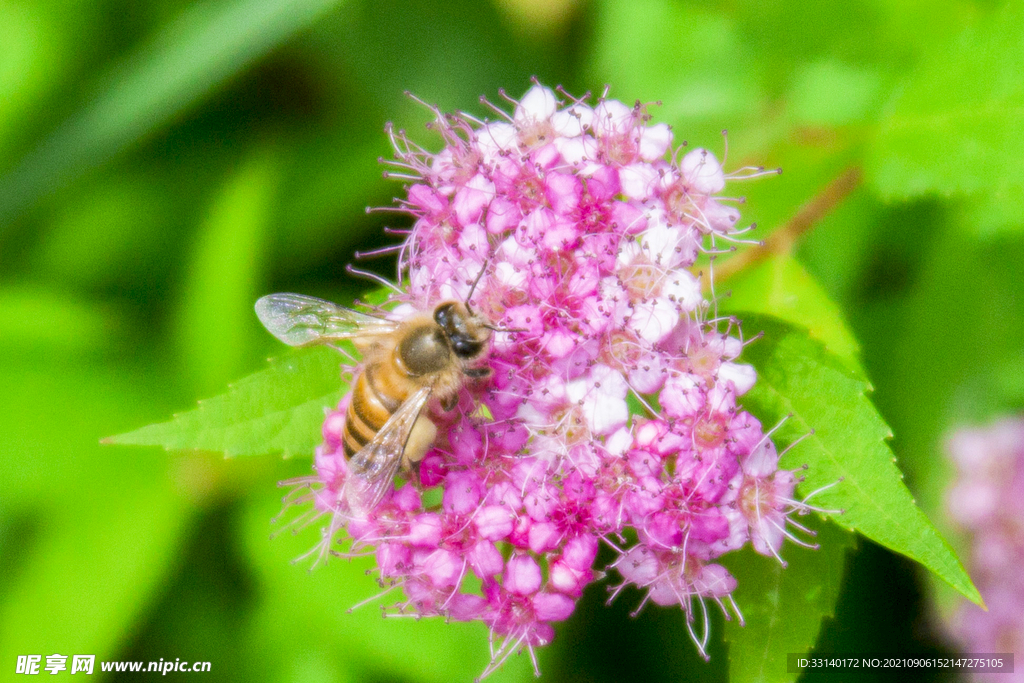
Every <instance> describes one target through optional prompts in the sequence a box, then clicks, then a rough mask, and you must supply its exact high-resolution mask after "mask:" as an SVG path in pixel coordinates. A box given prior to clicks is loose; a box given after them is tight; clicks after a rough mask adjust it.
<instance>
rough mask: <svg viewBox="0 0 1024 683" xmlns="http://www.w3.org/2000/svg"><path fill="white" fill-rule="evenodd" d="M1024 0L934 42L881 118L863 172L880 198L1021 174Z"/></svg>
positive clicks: (982, 188)
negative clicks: (949, 38)
mask: <svg viewBox="0 0 1024 683" xmlns="http://www.w3.org/2000/svg"><path fill="white" fill-rule="evenodd" d="M1022 23H1024V3H1021V2H1019V1H1013V2H1009V3H1007V5H1006V6H1005V7H1004V8H1003V9H1002V10H1000V11H999V12H998V13H996V14H995V15H993V16H990V17H984V18H982V19H980V20H978V21H976V22H975V23H974V24H973V25H971V26H969V27H968V28H967V29H965V30H964V32H963V33H962V34H961V35H960V36H959V38H958V39H957V40H956V41H955V42H954V44H953V45H952V46H949V45H938V46H935V48H934V52H933V53H932V54H931V55H930V56H929V59H928V60H927V61H926V62H925V63H924V65H923V67H922V68H921V70H920V72H919V73H918V74H917V75H916V76H915V77H914V78H913V79H912V80H911V82H910V83H909V84H908V85H907V86H906V87H905V88H904V89H903V90H902V92H901V95H900V97H899V100H898V101H897V102H896V104H895V106H894V108H893V111H892V115H891V116H889V117H888V119H887V120H886V121H885V123H884V124H883V125H882V128H881V130H880V131H879V135H878V137H877V139H876V140H875V144H874V147H873V150H872V153H871V155H870V157H869V162H868V173H869V177H870V179H871V181H872V183H873V184H874V186H875V188H876V189H877V190H878V191H879V192H880V193H881V194H882V195H883V196H884V197H887V198H897V199H899V198H907V197H912V196H918V195H923V194H929V193H940V194H947V195H948V194H954V193H973V192H983V193H990V192H992V191H993V189H997V188H999V187H1011V186H1012V187H1020V186H1021V185H1022V178H1024V128H1022V127H1021V125H1020V117H1021V112H1022V111H1024V80H1022V79H1021V78H1020V74H1021V72H1022V71H1024V31H1021V25H1022Z"/></svg>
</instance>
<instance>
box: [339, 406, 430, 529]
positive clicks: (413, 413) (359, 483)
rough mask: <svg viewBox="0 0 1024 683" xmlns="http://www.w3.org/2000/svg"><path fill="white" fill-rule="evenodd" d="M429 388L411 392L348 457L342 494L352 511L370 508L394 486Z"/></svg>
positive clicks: (363, 510)
mask: <svg viewBox="0 0 1024 683" xmlns="http://www.w3.org/2000/svg"><path fill="white" fill-rule="evenodd" d="M430 392H431V387H429V386H428V387H421V388H420V389H418V390H416V391H415V392H414V393H412V394H411V395H410V396H409V398H407V399H405V402H404V403H402V405H401V406H399V408H398V410H397V411H395V414H394V415H392V416H391V418H390V419H388V421H387V422H385V423H384V426H383V427H381V428H380V431H379V432H377V435H376V436H375V437H373V439H372V440H371V441H370V442H369V443H368V444H366V445H365V446H363V447H362V448H361V449H360V450H359V452H358V453H356V454H355V455H353V456H352V458H351V459H350V460H349V461H348V470H349V475H348V478H347V479H346V480H345V488H344V490H343V491H342V497H343V498H344V499H345V500H346V501H347V502H348V505H349V508H350V509H351V510H352V511H353V512H355V513H357V514H366V513H368V512H370V511H371V510H373V508H375V507H377V503H379V502H380V501H381V498H383V497H384V494H386V493H387V492H388V490H389V489H390V488H391V485H392V483H393V481H394V478H395V473H396V472H398V466H399V465H400V464H401V463H402V455H403V454H404V453H405V444H406V442H407V441H408V440H409V434H410V433H411V432H412V428H413V425H415V424H416V419H417V418H419V416H420V412H421V411H422V410H423V406H424V405H426V403H427V399H428V398H430Z"/></svg>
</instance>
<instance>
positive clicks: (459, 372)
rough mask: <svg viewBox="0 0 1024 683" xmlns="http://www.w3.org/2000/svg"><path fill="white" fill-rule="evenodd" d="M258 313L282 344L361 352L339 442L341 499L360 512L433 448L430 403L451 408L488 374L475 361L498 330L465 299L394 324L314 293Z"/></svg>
mask: <svg viewBox="0 0 1024 683" xmlns="http://www.w3.org/2000/svg"><path fill="white" fill-rule="evenodd" d="M474 285H475V283H474ZM256 315H257V316H259V319H260V322H262V323H263V326H264V327H266V328H267V330H269V331H270V333H271V334H273V335H274V336H275V337H277V338H278V339H280V340H281V341H283V342H284V343H285V344H289V345H291V346H308V345H313V344H331V343H333V342H338V341H341V340H346V339H347V340H350V341H352V342H353V343H354V344H355V346H356V348H357V349H358V350H359V351H361V352H362V354H363V366H362V371H361V372H360V373H359V375H358V376H357V377H356V378H355V381H354V382H353V383H352V390H351V395H350V397H349V404H348V412H347V413H346V414H345V428H344V430H343V439H342V446H343V448H344V449H345V457H346V458H347V459H348V469H349V476H348V478H347V479H346V481H345V485H344V488H343V490H342V494H341V495H342V498H343V500H344V501H345V502H346V503H347V504H348V507H349V509H350V510H351V511H352V512H354V513H356V514H361V515H362V514H366V513H368V512H370V511H372V510H373V509H374V508H375V507H376V506H377V504H378V503H380V501H381V499H382V498H383V497H384V495H385V494H386V493H387V492H388V491H389V490H390V488H391V485H392V483H393V481H394V477H395V474H396V473H397V472H398V470H399V467H400V466H403V465H404V467H405V468H406V469H410V468H411V467H412V465H413V464H415V463H418V462H419V461H420V460H421V459H423V456H424V455H426V453H427V450H428V449H429V448H430V446H431V445H432V444H433V442H434V438H435V436H436V435H437V428H436V426H435V425H434V423H433V422H432V421H431V420H430V419H429V418H428V417H427V416H425V415H422V414H421V413H422V412H423V408H424V406H426V404H427V401H428V400H430V399H431V398H437V399H439V400H440V401H441V406H442V408H444V409H445V410H451V409H452V408H454V407H455V404H456V402H457V398H458V392H459V389H460V388H462V386H463V385H464V384H465V382H466V381H467V380H468V379H474V378H482V377H487V376H488V375H489V374H490V372H491V369H490V368H489V367H486V366H479V365H474V362H475V361H478V360H479V359H481V358H482V357H483V356H484V354H485V353H486V351H487V343H488V340H489V339H490V336H491V330H494V329H497V328H494V327H492V326H491V325H490V324H488V322H487V321H486V320H484V319H483V318H481V317H480V316H478V315H476V314H475V313H474V312H473V311H472V309H471V308H470V306H469V301H468V297H467V301H466V303H461V302H458V301H446V302H443V303H441V304H438V305H437V307H436V308H434V311H433V313H429V312H422V313H419V314H417V315H415V316H413V317H412V318H410V319H408V320H404V321H401V322H396V321H393V320H388V319H386V318H381V317H377V316H373V315H369V314H367V313H361V312H359V311H354V310H352V309H349V308H343V307H341V306H338V305H335V304H333V303H331V302H329V301H324V300H323V299H317V298H315V297H311V296H303V295H301V294H270V295H268V296H265V297H263V298H261V299H260V300H259V301H257V302H256Z"/></svg>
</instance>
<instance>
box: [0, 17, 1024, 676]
mask: <svg viewBox="0 0 1024 683" xmlns="http://www.w3.org/2000/svg"><path fill="white" fill-rule="evenodd" d="M1022 72H1024V12H1022V11H1021V5H1020V3H1010V4H1007V5H1002V4H1000V3H998V2H993V1H990V0H977V1H976V2H970V1H961V0H928V1H927V2H925V1H922V0H852V1H851V2H848V3H842V4H836V3H818V2H813V1H811V0H791V1H784V0H767V1H766V0H730V1H728V2H724V1H715V0H712V2H669V1H667V0H660V1H659V0H654V1H652V2H643V1H641V2H637V1H636V0H594V1H592V2H572V0H548V1H547V2H545V1H543V0H494V2H470V1H468V0H454V1H449V2H440V1H437V2H433V1H423V2H416V1H413V0H375V1H372V2H369V1H366V0H209V1H207V2H197V3H186V2H183V1H180V2H175V1H168V2H139V1H138V0H91V1H89V2H71V1H64V0H0V670H2V671H4V672H5V673H4V674H3V676H4V677H6V676H7V675H8V673H12V672H13V670H14V666H15V660H16V656H17V655H19V654H42V655H44V656H45V655H48V654H53V653H61V654H66V655H70V654H95V655H97V659H98V660H113V659H124V660H146V661H149V660H157V659H160V658H164V659H171V660H173V659H175V658H181V659H183V660H205V661H210V662H212V673H210V674H205V675H204V676H203V677H204V678H209V679H210V680H225V681H231V680H239V681H241V680H281V681H310V682H319V681H325V682H326V681H448V680H470V679H472V678H473V677H474V676H475V675H477V673H479V671H480V670H482V668H483V666H484V665H485V663H486V661H487V645H486V631H485V629H484V628H483V627H482V626H480V625H477V624H474V625H465V624H458V625H456V624H452V625H446V624H443V623H440V622H437V621H425V622H419V623H416V622H413V621H411V620H388V621H384V620H382V619H381V618H380V614H379V611H378V608H377V607H376V606H374V605H369V606H365V607H362V608H360V609H359V610H357V611H356V612H354V613H352V614H349V613H347V610H348V608H349V607H350V606H352V605H354V604H355V603H357V602H359V601H360V600H362V599H363V598H365V597H368V596H370V595H372V594H373V593H374V592H376V590H377V589H376V587H375V585H374V583H373V581H372V580H371V579H370V578H369V577H367V576H365V575H364V572H365V571H366V570H367V568H368V566H369V565H368V564H366V563H365V562H356V563H351V564H350V563H347V562H344V561H333V562H330V563H329V564H328V565H327V566H326V567H320V568H318V569H317V570H316V571H314V572H312V573H309V572H308V571H307V565H304V564H298V565H296V564H293V563H292V562H291V561H290V560H292V559H293V558H295V557H297V556H299V555H300V554H301V553H302V552H304V551H305V550H306V549H308V548H309V547H311V546H312V545H313V543H314V542H315V539H316V532H315V531H312V530H310V531H308V532H307V533H306V534H301V535H299V536H297V537H294V536H292V535H290V534H283V535H281V536H279V537H277V538H275V539H274V540H270V539H269V536H270V534H271V532H272V530H273V529H274V528H275V527H274V526H273V525H272V524H271V521H270V520H271V518H272V517H274V516H275V515H276V514H277V512H278V511H279V501H280V496H281V491H280V490H279V489H277V488H276V487H275V482H276V481H278V480H280V479H285V478H288V477H292V476H299V475H302V474H306V473H308V472H309V467H310V461H309V459H308V458H296V459H293V460H290V461H282V460H281V459H280V458H279V457H276V456H273V455H268V456H266V457H262V458H246V459H234V460H224V459H223V458H222V457H221V456H220V455H218V454H215V453H194V452H192V453H167V452H164V451H162V450H160V449H157V448H126V447H101V446H100V445H99V443H98V441H99V439H100V438H101V437H103V436H107V435H111V434H116V433H120V432H125V431H129V430H131V429H134V428H136V427H139V426H142V425H144V424H148V423H151V422H158V421H163V420H165V419H167V418H168V417H169V416H170V415H171V414H172V413H174V412H180V411H183V410H187V409H189V408H191V407H192V406H194V402H195V399H196V398H199V397H206V396H211V395H214V394H217V393H220V392H221V391H223V390H224V389H225V387H226V385H227V383H228V382H229V381H231V380H233V379H237V378H239V377H242V376H244V375H245V374H248V373H249V372H252V371H255V370H257V369H260V368H262V367H264V359H265V358H266V357H267V356H269V355H273V354H278V353H280V352H281V351H282V349H281V348H280V345H278V344H277V343H276V342H274V341H273V339H272V338H271V337H270V335H269V334H266V333H265V332H263V331H262V330H261V328H260V327H259V325H258V322H257V321H256V318H255V316H254V315H253V312H252V305H253V302H254V301H255V300H256V298H257V297H258V296H260V295H262V294H265V293H268V292H273V291H298V292H304V293H308V294H314V295H318V296H323V297H327V298H332V299H335V300H338V301H346V300H351V299H352V298H353V297H354V296H358V295H359V294H360V293H362V292H363V291H364V290H365V289H367V288H368V287H369V285H368V284H367V283H364V282H358V281H353V280H352V279H351V278H350V277H349V276H347V275H346V274H345V273H344V266H345V264H347V263H349V262H350V261H352V260H353V251H354V250H356V249H367V248H372V247H373V246H376V245H381V244H386V243H389V241H390V240H389V238H387V237H385V236H384V234H383V228H384V227H385V226H392V227H402V226H404V225H406V224H407V219H406V218H405V217H402V216H400V215H397V214H386V213H375V214H369V215H368V214H366V213H365V211H364V209H365V207H367V206H387V205H390V204H391V203H392V198H393V197H395V196H398V195H400V194H401V192H402V188H401V186H400V185H399V184H398V183H395V182H393V181H387V180H385V179H383V178H382V177H381V167H380V166H379V165H378V162H377V159H378V157H381V156H384V157H388V156H390V150H389V147H388V142H387V139H386V137H385V135H384V132H383V126H384V123H385V122H386V121H389V120H390V121H394V122H395V124H396V126H397V127H403V128H407V129H408V130H409V131H410V133H411V136H412V137H413V139H415V140H418V141H420V142H422V143H423V144H424V145H425V146H427V147H428V148H432V149H436V148H437V145H438V141H437V139H436V138H435V137H433V136H432V135H431V134H430V133H429V132H427V131H426V130H424V129H423V124H424V123H425V122H426V121H427V120H428V118H429V116H428V113H427V112H426V111H425V110H424V109H423V108H422V107H420V106H419V105H416V104H415V103H414V102H412V101H411V100H410V99H409V98H407V97H405V96H404V95H403V91H406V90H409V91H412V92H413V93H415V94H416V95H418V96H419V97H421V98H423V99H424V100H425V101H427V102H431V103H436V104H438V105H439V106H440V107H441V108H442V109H446V110H452V109H463V110H467V111H469V112H471V113H474V114H477V115H479V116H485V115H487V113H488V112H487V110H486V109H485V108H483V107H482V106H481V105H480V103H479V100H478V98H479V96H480V95H486V96H487V97H488V98H490V99H491V100H492V101H495V102H499V103H501V102H502V99H501V95H500V94H499V89H501V88H505V89H506V90H507V91H508V92H509V93H510V94H511V95H512V96H516V97H518V96H519V95H521V94H522V93H523V92H525V91H526V89H527V88H528V87H529V85H530V82H529V78H530V77H531V76H537V77H538V78H539V79H540V80H541V81H542V82H543V83H545V84H548V85H552V86H554V85H557V84H562V85H563V86H565V87H566V89H567V90H569V92H572V93H574V94H582V93H584V92H585V91H591V92H596V93H600V92H601V91H602V89H603V88H604V86H605V85H606V84H607V85H610V86H611V90H610V96H611V97H614V98H618V99H621V100H623V101H625V102H627V103H632V102H633V101H634V100H636V99H640V100H643V101H655V100H657V101H660V102H661V103H662V106H661V107H660V108H659V109H655V110H654V115H655V118H656V119H657V120H663V121H668V122H670V123H672V124H673V126H674V129H675V133H676V136H677V140H680V141H681V140H684V139H685V140H687V141H689V143H690V145H691V146H706V147H709V148H710V149H712V150H713V151H714V152H715V153H716V154H719V156H721V154H722V152H723V149H724V141H723V138H722V135H721V131H722V129H728V130H729V134H728V146H729V153H728V161H727V168H738V167H740V166H742V165H744V164H747V163H752V164H757V165H765V166H769V167H771V166H782V167H783V168H784V170H785V173H784V174H783V175H782V176H780V177H773V178H764V179H760V180H756V181H751V182H745V183H742V184H741V183H734V184H732V185H731V186H730V188H729V189H728V190H727V192H729V193H732V194H735V195H744V196H746V197H747V198H748V201H747V204H746V205H745V206H744V207H742V209H743V211H744V220H745V221H748V222H754V221H756V222H757V223H758V225H759V228H758V230H757V231H756V232H755V235H758V234H759V235H760V236H761V237H764V236H766V235H769V234H771V233H772V232H773V231H775V230H777V229H780V228H782V227H783V226H786V225H790V226H792V225H793V224H792V223H790V222H789V221H790V220H791V219H792V218H793V217H794V216H795V215H796V214H797V212H798V210H799V209H800V207H801V206H804V205H805V204H806V203H807V202H810V201H811V200H812V199H814V198H815V197H818V198H822V201H821V202H819V209H820V210H817V211H816V212H813V213H814V215H813V220H812V221H811V222H810V224H809V225H808V226H807V227H808V229H807V230H806V232H804V233H803V235H802V237H801V238H800V239H798V240H797V241H796V243H795V246H794V251H793V254H794V255H795V261H792V260H790V257H789V256H788V255H787V254H786V253H785V252H784V251H783V253H777V254H775V255H774V256H773V257H772V258H770V259H768V260H767V261H762V262H761V263H760V264H758V265H757V266H756V267H755V268H754V269H750V268H748V269H746V270H744V271H741V272H739V273H738V274H736V275H734V276H733V277H732V278H730V279H729V280H726V281H725V282H723V283H721V284H719V285H718V289H719V290H720V291H721V290H723V289H731V290H732V291H733V294H734V301H736V305H737V306H740V304H741V303H742V304H743V305H742V306H740V307H741V308H742V307H747V308H749V307H751V306H753V307H760V308H762V309H764V310H768V311H769V312H775V313H776V314H779V315H783V316H786V317H789V318H790V319H795V320H803V321H804V322H805V323H806V324H810V325H811V326H812V328H813V326H814V325H817V324H824V325H832V326H834V325H836V324H837V323H841V320H842V319H845V321H846V323H848V325H849V326H850V328H851V329H852V331H853V333H854V335H855V337H856V338H857V339H858V340H859V342H860V346H861V348H860V354H861V358H862V360H863V363H864V366H865V368H866V370H867V373H868V375H869V377H870V378H871V379H872V382H873V383H874V385H875V387H876V393H875V395H874V397H873V398H874V400H875V402H876V405H877V406H878V407H879V409H880V410H881V412H882V414H883V416H884V417H885V418H886V420H887V421H888V422H889V424H890V425H891V426H892V428H893V431H894V432H895V435H896V436H895V439H894V441H893V442H892V445H893V448H894V450H895V452H896V454H897V456H898V458H899V462H900V465H901V467H902V468H903V470H904V472H905V473H906V475H907V482H908V485H909V486H910V487H911V489H912V490H913V491H914V492H915V494H916V496H917V497H918V500H919V502H920V503H921V505H922V506H923V507H924V508H925V510H926V511H927V512H928V514H929V515H930V516H932V518H933V519H936V520H937V521H938V522H940V523H941V522H942V514H941V504H942V491H943V487H944V486H945V484H946V481H947V478H948V476H949V468H948V467H947V465H946V464H945V462H944V460H943V456H942V453H941V443H942V439H943V437H944V435H945V434H946V433H947V432H948V430H949V429H951V428H952V427H954V426H956V425H960V424H967V423H969V422H974V421H985V420H986V419H989V418H990V417H991V416H993V415H996V414H999V413H1001V412H1004V411H1008V410H1014V409H1017V410H1019V409H1020V408H1022V407H1024V351H1022V348H1024V346H1022V341H1021V340H1022V338H1024V301H1022V294H1024V278H1022V277H1021V275H1022V271H1024V267H1022V266H1024V218H1022V215H1024V214H1022V212H1021V209H1022V208H1024V120H1022V118H1024V117H1022V112H1024V86H1022V84H1021V78H1020V74H1021V73H1022ZM509 106H510V105H509ZM841 177H842V178H846V179H847V181H849V180H850V179H853V182H848V183H847V187H846V189H847V190H849V191H848V192H840V193H835V192H832V193H830V192H829V190H828V188H829V186H830V183H832V182H833V181H834V180H836V179H837V178H841ZM833 187H834V186H833ZM367 267H370V268H374V269H376V270H378V271H379V272H381V273H384V274H387V275H391V276H393V274H394V262H393V260H391V261H389V260H387V259H382V260H379V261H376V262H372V263H369V264H368V265H367ZM758 269H759V270H758ZM804 271H806V272H807V273H810V275H812V276H813V277H814V278H816V280H817V282H818V283H819V284H820V286H821V291H818V290H816V289H815V288H814V287H813V282H811V283H810V284H808V281H805V280H803V279H802V278H803V277H804V274H805V273H804ZM787 273H788V275H787ZM794 273H796V275H794ZM825 295H827V297H828V299H830V300H831V301H832V302H834V303H835V304H836V305H837V308H832V307H830V306H829V305H828V301H827V300H826V299H825V298H824V296H825ZM725 305H726V306H728V305H729V304H728V303H726V304H725ZM822 316H824V318H823V317H822ZM961 549H962V546H961ZM799 551H800V549H798V548H795V547H790V548H788V549H787V552H799ZM604 590H605V589H604V586H603V585H596V586H592V587H591V588H590V590H589V592H588V593H587V594H586V596H585V599H584V601H583V602H582V603H581V604H580V606H579V607H578V609H577V611H576V613H575V614H574V616H573V617H572V618H571V619H570V620H569V621H568V622H567V623H565V624H563V625H562V626H561V628H560V629H559V631H558V639H557V640H556V642H555V644H554V645H552V646H550V647H549V648H547V649H545V650H544V651H543V652H542V653H541V655H540V660H541V668H542V670H543V671H544V677H545V680H551V681H556V680H558V681H561V680H569V681H617V680H623V679H625V678H627V677H629V678H634V677H635V678H643V679H644V680H651V681H680V680H688V679H700V680H725V678H726V665H727V654H728V653H727V646H726V645H725V644H724V643H723V642H722V641H721V639H720V635H717V634H720V633H721V630H722V629H721V628H720V626H721V623H720V622H721V620H720V619H718V620H717V621H716V622H715V627H716V629H715V632H716V636H715V640H714V642H713V644H712V647H711V653H712V661H711V663H710V664H705V663H704V662H702V661H700V660H699V659H698V658H697V656H696V654H695V651H694V648H693V646H692V645H691V644H690V643H689V641H688V638H687V636H686V631H685V628H684V625H683V620H682V619H683V617H682V615H681V613H680V612H679V611H678V610H663V609H659V608H655V607H649V608H648V609H647V610H646V611H644V612H643V614H641V615H640V617H639V618H631V617H630V616H629V611H630V610H631V609H632V608H633V607H634V606H635V604H636V602H637V601H638V595H636V594H633V595H630V594H628V593H627V594H626V595H625V596H624V597H623V598H620V599H619V600H618V602H617V603H616V604H615V605H614V606H613V607H611V608H605V607H604V606H603V601H604V598H605V592H604ZM935 590H936V586H935V585H934V584H933V583H932V582H931V581H930V580H929V579H927V578H925V577H924V576H923V575H922V574H920V573H919V572H918V571H917V569H916V568H915V567H913V566H912V565H911V564H910V563H909V562H908V561H906V560H904V559H902V558H899V557H896V556H893V555H891V554H889V553H888V552H886V551H883V550H881V549H879V548H878V547H877V546H874V545H873V544H870V543H867V542H864V543H862V544H861V545H860V547H859V548H858V550H857V551H856V552H855V553H854V554H853V555H851V559H850V561H849V562H848V566H847V575H846V579H845V583H844V589H843V594H842V597H841V599H840V603H839V605H838V608H837V609H838V612H837V616H836V618H835V619H832V620H826V624H825V627H824V629H823V632H822V635H821V638H820V641H819V648H820V649H822V650H825V651H843V652H891V653H902V654H914V653H926V652H937V651H941V650H942V649H943V648H954V649H955V646H954V645H952V644H950V643H948V642H945V641H944V640H943V637H942V636H941V633H940V632H939V630H938V628H937V627H936V626H935V622H934V621H932V620H931V615H932V614H933V613H934V612H935V611H937V609H948V607H949V605H950V604H951V600H952V598H951V597H950V596H949V595H948V594H945V593H943V592H942V591H941V589H940V590H939V592H938V594H937V597H938V599H937V600H936V601H933V600H932V599H931V596H932V595H933V592H934V591H935ZM936 605H938V608H937V607H936ZM716 619H717V618H716ZM524 659H525V658H523V657H520V658H517V659H514V660H512V661H510V662H509V664H508V665H506V667H505V668H504V670H502V671H501V672H499V673H498V674H496V675H495V676H494V677H493V680H497V681H503V680H525V679H528V678H532V673H531V670H530V667H529V666H528V663H527V662H526V661H524ZM44 662H45V660H44ZM862 673H863V674H865V675H866V676H867V677H868V678H870V677H871V676H873V675H874V674H873V673H872V674H870V675H868V673H867V672H862ZM44 675H49V674H45V673H44ZM64 675H67V674H64ZM95 675H98V674H95ZM195 676H199V674H195ZM172 677H173V675H172ZM786 677H787V676H786V674H785V672H770V675H769V676H768V679H770V680H775V679H785V678H786Z"/></svg>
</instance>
